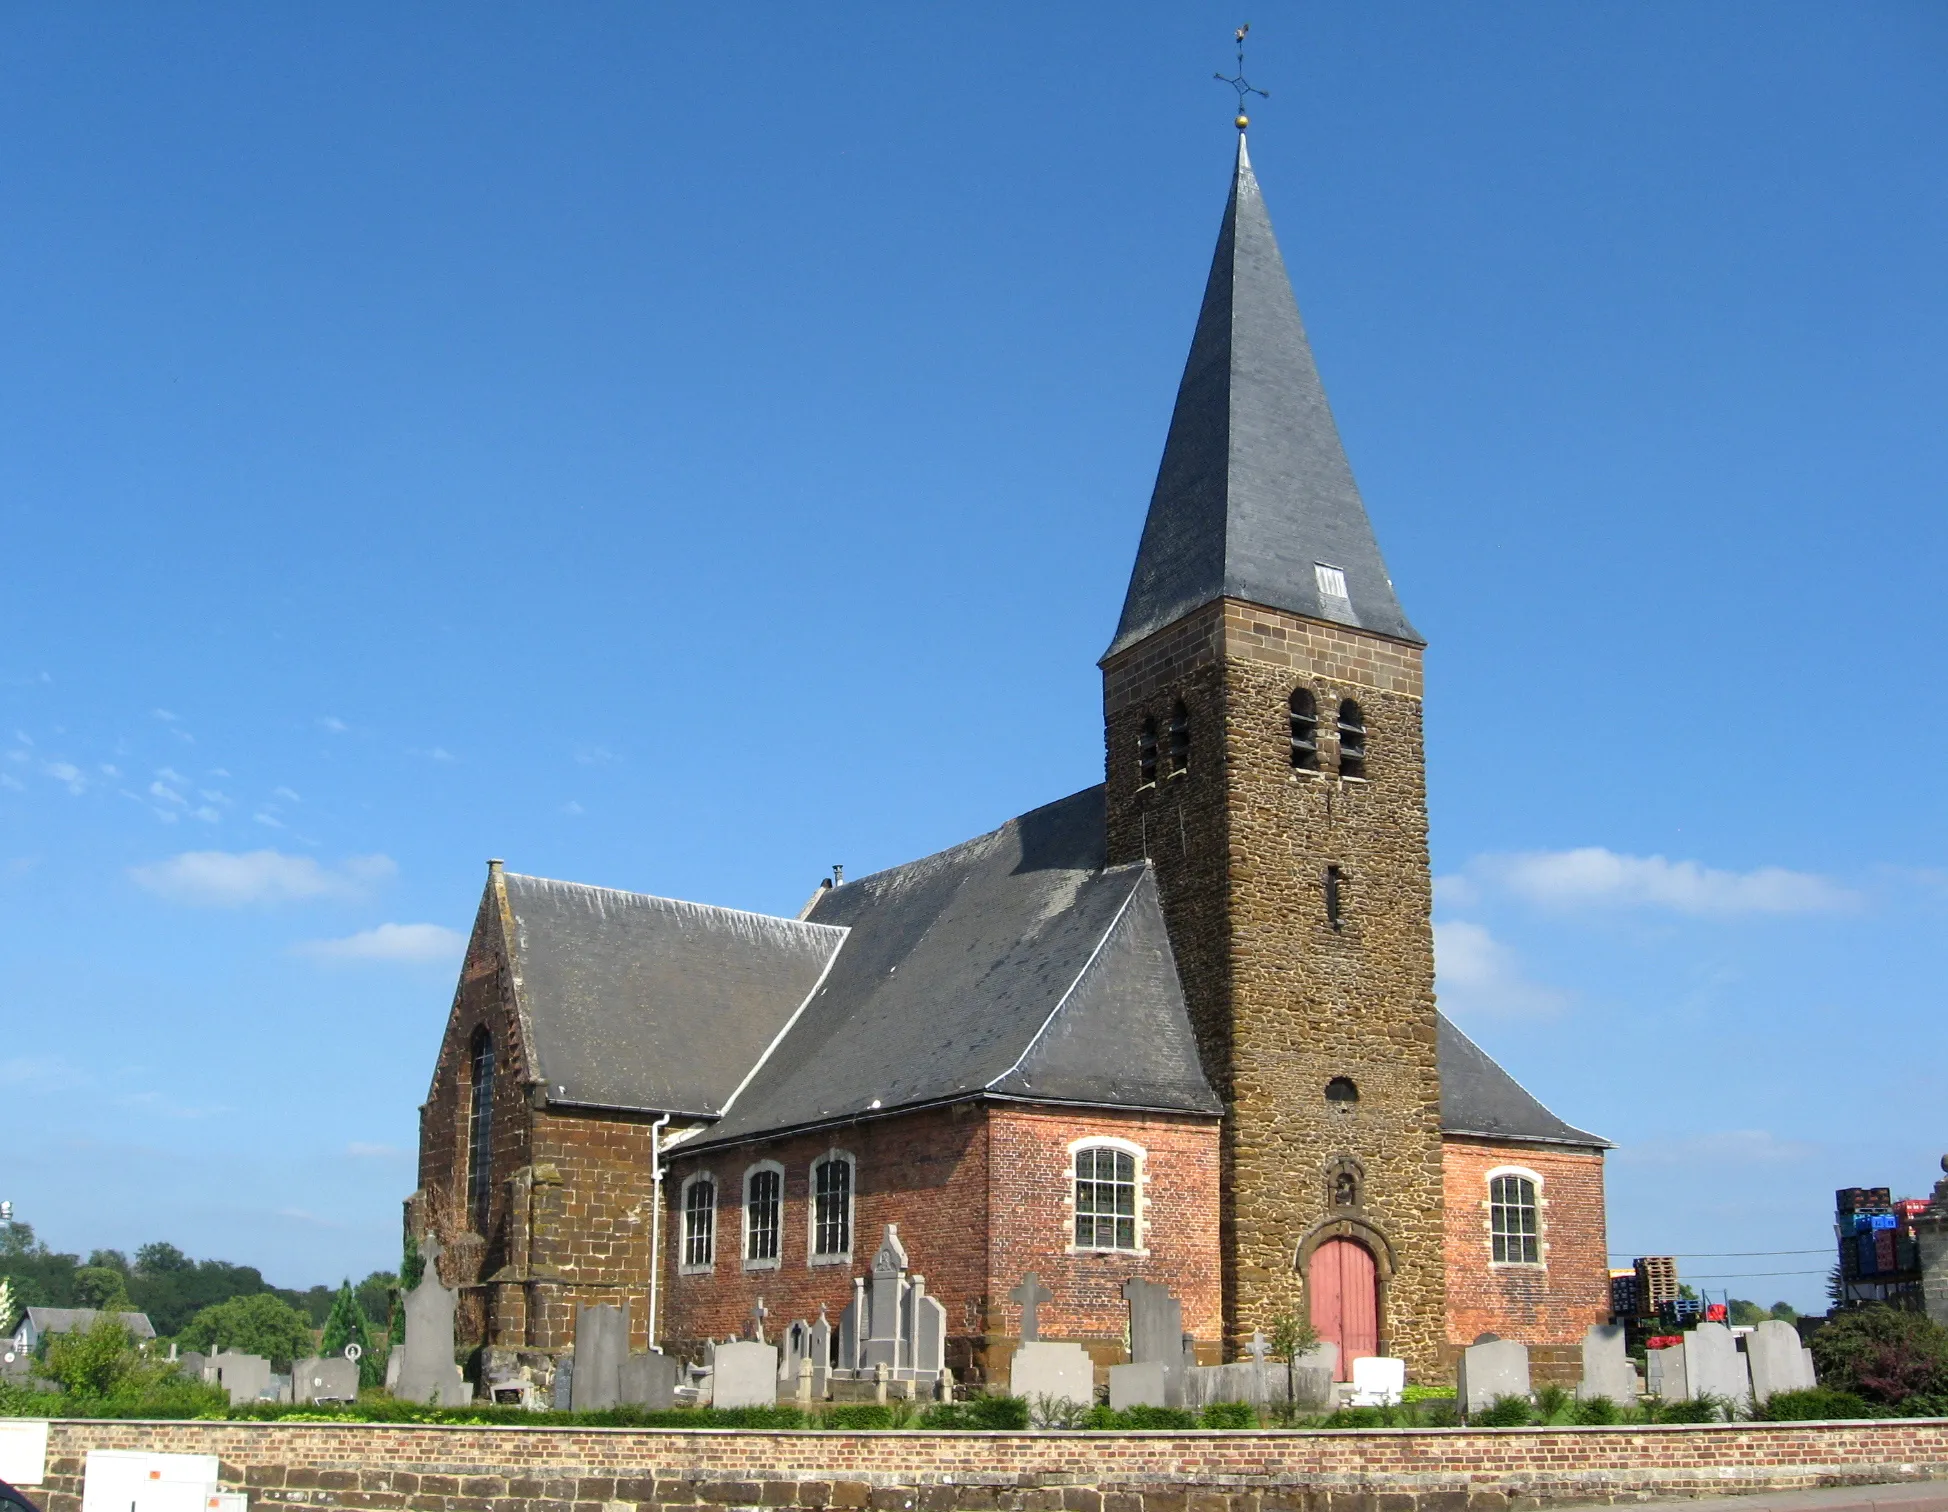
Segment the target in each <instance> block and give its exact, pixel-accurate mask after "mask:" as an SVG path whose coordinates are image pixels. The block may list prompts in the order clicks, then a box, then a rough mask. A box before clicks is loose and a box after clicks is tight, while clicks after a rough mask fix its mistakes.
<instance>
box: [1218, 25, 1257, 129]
mask: <svg viewBox="0 0 1948 1512" xmlns="http://www.w3.org/2000/svg"><path fill="white" fill-rule="evenodd" d="M1250 30H1251V23H1250V22H1249V21H1247V22H1245V24H1244V25H1243V26H1241V27H1239V28H1238V29H1237V30H1236V31H1235V32H1233V33H1232V34H1231V35H1232V38H1233V39H1234V40H1235V41H1236V42H1237V44H1238V72H1237V74H1236V76H1235V77H1233V78H1226V77H1225V76H1224V75H1223V74H1221V73H1220V74H1212V75H1211V77H1212V78H1214V79H1216V80H1217V81H1218V83H1220V84H1229V85H1230V86H1231V87H1232V88H1233V89H1235V90H1237V91H1238V119H1237V122H1236V125H1237V128H1238V130H1240V131H1243V130H1244V129H1245V127H1247V126H1249V125H1250V124H1251V117H1250V116H1248V115H1246V114H1245V96H1247V95H1257V96H1258V98H1259V99H1261V100H1269V99H1270V98H1271V97H1272V95H1271V91H1270V90H1267V89H1256V88H1254V87H1253V86H1252V83H1251V81H1250V80H1249V79H1247V78H1246V77H1245V34H1246V33H1247V32H1249V31H1250Z"/></svg>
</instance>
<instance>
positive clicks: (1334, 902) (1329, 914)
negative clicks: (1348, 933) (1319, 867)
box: [1326, 866, 1345, 929]
mask: <svg viewBox="0 0 1948 1512" xmlns="http://www.w3.org/2000/svg"><path fill="white" fill-rule="evenodd" d="M1344 886H1345V873H1343V872H1342V871H1340V869H1339V868H1338V867H1337V866H1328V867H1327V868H1326V922H1327V923H1328V924H1330V925H1332V927H1333V928H1334V929H1337V928H1339V921H1340V917H1341V915H1340V910H1341V908H1343V907H1344V905H1345V896H1344V892H1343V888H1344Z"/></svg>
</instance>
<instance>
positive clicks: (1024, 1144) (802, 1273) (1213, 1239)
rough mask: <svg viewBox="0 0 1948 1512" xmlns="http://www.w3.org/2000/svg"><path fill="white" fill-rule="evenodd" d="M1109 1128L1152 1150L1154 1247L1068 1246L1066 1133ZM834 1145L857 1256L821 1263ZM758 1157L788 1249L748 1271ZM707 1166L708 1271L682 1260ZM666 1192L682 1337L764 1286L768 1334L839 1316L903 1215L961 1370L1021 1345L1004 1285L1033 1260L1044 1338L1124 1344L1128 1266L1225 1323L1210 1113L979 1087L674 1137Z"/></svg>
mask: <svg viewBox="0 0 1948 1512" xmlns="http://www.w3.org/2000/svg"><path fill="white" fill-rule="evenodd" d="M1099 1136H1110V1137H1114V1138H1121V1139H1125V1140H1128V1141H1131V1142H1132V1143H1135V1144H1137V1145H1139V1146H1141V1147H1142V1148H1143V1149H1144V1150H1145V1151H1146V1153H1147V1158H1146V1161H1145V1171H1144V1174H1145V1176H1146V1178H1147V1184H1146V1187H1145V1189H1144V1197H1145V1209H1146V1213H1145V1216H1146V1218H1147V1220H1148V1229H1147V1232H1148V1236H1149V1248H1150V1251H1151V1252H1150V1253H1149V1254H1148V1255H1146V1256H1141V1257H1136V1256H1116V1257H1113V1258H1110V1259H1102V1258H1098V1257H1095V1256H1090V1255H1078V1254H1074V1253H1071V1245H1070V1241H1071V1239H1072V1237H1073V1232H1074V1230H1073V1228H1072V1217H1073V1210H1072V1207H1071V1206H1070V1204H1071V1203H1072V1201H1073V1197H1072V1192H1071V1186H1072V1183H1071V1179H1070V1175H1071V1172H1072V1170H1073V1166H1072V1162H1071V1157H1070V1154H1069V1145H1070V1143H1071V1142H1072V1141H1074V1140H1078V1139H1082V1138H1088V1137H1099ZM834 1149H838V1150H844V1151H847V1152H849V1153H850V1154H852V1155H853V1156H854V1157H855V1159H856V1162H857V1164H856V1166H855V1168H854V1170H855V1174H854V1183H855V1185H854V1203H853V1249H852V1263H851V1264H850V1265H849V1266H841V1265H819V1266H814V1265H811V1264H809V1262H808V1251H809V1247H810V1246H809V1227H808V1225H809V1223H810V1206H811V1165H812V1161H813V1160H815V1159H816V1158H818V1157H819V1156H822V1155H824V1154H825V1153H827V1151H829V1150H834ZM761 1160H774V1161H777V1162H778V1163H779V1164H781V1165H782V1166H783V1167H784V1168H785V1183H784V1228H783V1236H782V1242H781V1246H780V1249H781V1257H780V1258H781V1260H782V1264H780V1265H779V1266H778V1267H776V1268H775V1269H772V1268H764V1269H751V1270H747V1269H745V1266H744V1262H743V1258H742V1242H743V1220H742V1213H741V1211H740V1208H739V1204H740V1203H741V1201H742V1195H743V1183H744V1173H745V1171H746V1170H747V1169H748V1168H749V1167H750V1166H752V1165H754V1164H756V1163H757V1162H758V1161H761ZM700 1169H702V1170H708V1171H710V1172H711V1173H712V1174H713V1175H715V1177H716V1178H717V1200H718V1213H717V1258H716V1263H715V1265H714V1267H713V1269H712V1271H711V1272H710V1273H709V1274H707V1275H683V1274H681V1268H680V1264H679V1261H680V1258H681V1245H682V1237H681V1234H682V1229H681V1225H682V1190H683V1182H684V1179H685V1178H686V1177H687V1176H689V1175H690V1174H691V1173H693V1172H695V1171H697V1170H700ZM665 1195H666V1206H665V1216H664V1222H665V1225H666V1229H665V1239H664V1274H665V1277H666V1281H665V1285H666V1287H667V1293H666V1295H667V1297H668V1302H667V1304H666V1305H665V1307H664V1309H663V1319H664V1326H663V1335H664V1338H665V1340H666V1341H667V1345H668V1347H669V1348H670V1349H672V1350H674V1351H677V1352H692V1351H694V1350H695V1349H696V1348H697V1347H698V1345H699V1344H700V1342H701V1340H702V1339H704V1338H705V1337H711V1338H723V1337H725V1336H726V1335H729V1334H733V1333H738V1332H741V1331H742V1330H743V1329H744V1327H745V1325H746V1324H747V1322H748V1321H749V1319H750V1316H751V1311H752V1308H753V1306H754V1305H755V1304H756V1302H757V1299H758V1298H760V1297H762V1298H763V1299H764V1304H765V1307H766V1309H767V1311H768V1313H769V1319H768V1327H769V1330H770V1332H771V1333H772V1334H773V1336H775V1335H776V1333H777V1332H778V1330H780V1329H781V1328H782V1327H784V1326H785V1325H786V1324H788V1323H790V1322H791V1321H793V1320H795V1319H799V1318H803V1319H806V1320H808V1321H809V1320H811V1319H813V1318H815V1317H816V1316H817V1315H818V1308H819V1304H820V1303H823V1304H824V1305H825V1308H826V1315H827V1317H828V1318H829V1319H830V1320H831V1321H832V1323H833V1324H834V1325H835V1326H836V1325H837V1323H838V1320H839V1315H840V1313H841V1312H843V1311H844V1310H845V1306H846V1303H847V1301H848V1300H849V1299H850V1297H851V1295H852V1278H853V1277H854V1276H865V1275H869V1274H870V1273H871V1268H872V1257H873V1252H874V1251H875V1250H876V1249H877V1248H878V1246H879V1240H880V1235H881V1232H882V1230H883V1227H884V1225H885V1224H887V1223H897V1224H899V1226H900V1241H901V1243H902V1244H904V1245H905V1246H906V1251H907V1256H908V1260H909V1263H910V1265H911V1267H912V1269H913V1271H915V1272H916V1273H918V1274H920V1275H922V1276H925V1277H926V1281H927V1290H928V1292H929V1293H930V1294H931V1295H933V1296H935V1297H938V1298H939V1299H940V1302H941V1304H942V1305H943V1306H944V1307H945V1308H946V1309H947V1327H948V1333H949V1351H948V1364H949V1365H950V1367H952V1368H953V1369H954V1370H955V1371H956V1372H957V1373H960V1374H962V1375H963V1376H964V1377H971V1378H973V1379H984V1378H985V1377H986V1375H987V1373H988V1372H989V1371H990V1370H993V1369H996V1368H999V1366H1000V1364H1001V1363H1002V1360H1003V1357H1004V1356H1005V1354H1006V1353H1008V1352H1010V1351H1011V1350H1012V1346H1013V1343H1014V1338H1015V1335H1016V1334H1017V1332H1018V1329H1019V1323H1020V1313H1019V1310H1018V1309H1017V1308H1016V1307H1015V1305H1014V1304H1013V1303H1010V1302H1008V1301H1007V1294H1008V1292H1009V1291H1010V1290H1011V1289H1012V1288H1013V1287H1014V1286H1016V1285H1017V1284H1018V1283H1019V1282H1020V1280H1021V1277H1022V1274H1023V1273H1024V1272H1025V1271H1029V1270H1033V1271H1035V1272H1037V1274H1039V1275H1040V1276H1041V1278H1042V1280H1043V1283H1044V1284H1045V1285H1046V1286H1047V1287H1048V1288H1049V1290H1051V1291H1052V1292H1054V1293H1055V1296H1056V1301H1055V1303H1054V1304H1053V1305H1052V1306H1050V1307H1048V1308H1047V1309H1045V1310H1044V1311H1043V1313H1042V1319H1043V1330H1044V1336H1045V1337H1049V1338H1065V1339H1077V1340H1083V1341H1087V1342H1091V1343H1093V1344H1096V1345H1098V1346H1100V1347H1099V1349H1098V1351H1097V1352H1098V1353H1099V1354H1101V1355H1102V1356H1103V1358H1104V1362H1105V1363H1107V1362H1108V1361H1109V1360H1111V1359H1114V1358H1122V1357H1124V1356H1123V1354H1122V1348H1123V1337H1124V1330H1125V1324H1126V1322H1127V1319H1128V1304H1127V1303H1125V1302H1124V1300H1123V1298H1122V1295H1121V1291H1120V1288H1121V1286H1122V1284H1123V1282H1125V1281H1127V1280H1128V1279H1129V1278H1130V1277H1131V1276H1133V1275H1142V1276H1146V1277H1148V1278H1150V1279H1152V1280H1157V1281H1162V1282H1164V1283H1166V1284H1168V1285H1169V1286H1170V1287H1171V1288H1172V1290H1173V1291H1175V1292H1176V1293H1177V1294H1178V1296H1179V1297H1181V1298H1182V1299H1183V1301H1184V1326H1185V1327H1186V1329H1189V1330H1191V1331H1192V1332H1194V1333H1196V1334H1198V1335H1199V1337H1200V1338H1203V1339H1206V1340H1209V1341H1211V1342H1212V1343H1213V1345H1215V1342H1216V1339H1217V1331H1218V1250H1217V1129H1216V1125H1215V1123H1214V1122H1212V1121H1210V1120H1184V1119H1169V1118H1153V1117H1147V1116H1143V1115H1126V1114H1115V1113H1095V1112H1089V1113H1084V1112H1081V1111H1078V1110H1073V1109H1039V1108H1032V1107H1026V1106H1021V1105H1014V1104H997V1105H994V1106H992V1107H987V1108H984V1107H982V1106H981V1105H980V1104H976V1103H971V1102H970V1103H963V1104H957V1105H955V1106H954V1107H951V1108H941V1109H934V1110H931V1111H928V1112H924V1113H915V1114H910V1115H906V1116H902V1117H892V1118H886V1119H878V1120H874V1121H873V1122H870V1123H862V1124H855V1125H852V1126H850V1127H848V1128H846V1129H843V1130H838V1131H830V1130H828V1131H826V1132H824V1133H821V1134H815V1135H801V1136H797V1137H794V1138H789V1139H782V1140H762V1141H757V1142H754V1143H752V1144H749V1145H744V1146H740V1147H739V1148H737V1149H736V1150H734V1151H723V1152H717V1153H714V1154H713V1153H704V1154H699V1155H695V1156H686V1155H684V1154H683V1152H682V1150H681V1148H680V1147H679V1149H678V1150H677V1151H675V1152H673V1153H672V1155H671V1157H670V1171H669V1175H668V1177H667V1178H666V1194H665ZM997 1348H998V1349H999V1351H1000V1353H999V1354H997V1353H996V1350H997Z"/></svg>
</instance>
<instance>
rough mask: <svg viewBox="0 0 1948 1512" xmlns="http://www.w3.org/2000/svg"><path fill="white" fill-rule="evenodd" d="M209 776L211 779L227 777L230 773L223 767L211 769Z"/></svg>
mask: <svg viewBox="0 0 1948 1512" xmlns="http://www.w3.org/2000/svg"><path fill="white" fill-rule="evenodd" d="M210 775H211V776H212V777H228V776H229V775H230V773H229V772H228V771H227V770H226V769H224V768H223V767H211V768H210Z"/></svg>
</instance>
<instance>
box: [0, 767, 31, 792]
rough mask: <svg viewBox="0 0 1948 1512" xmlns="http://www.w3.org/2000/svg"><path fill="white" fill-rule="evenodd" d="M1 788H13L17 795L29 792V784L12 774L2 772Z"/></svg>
mask: <svg viewBox="0 0 1948 1512" xmlns="http://www.w3.org/2000/svg"><path fill="white" fill-rule="evenodd" d="M0 788H12V789H13V790H14V791H15V792H16V793H24V792H26V791H27V784H26V783H24V782H22V781H21V780H20V779H19V778H18V777H16V776H14V774H13V773H12V772H0Z"/></svg>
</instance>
